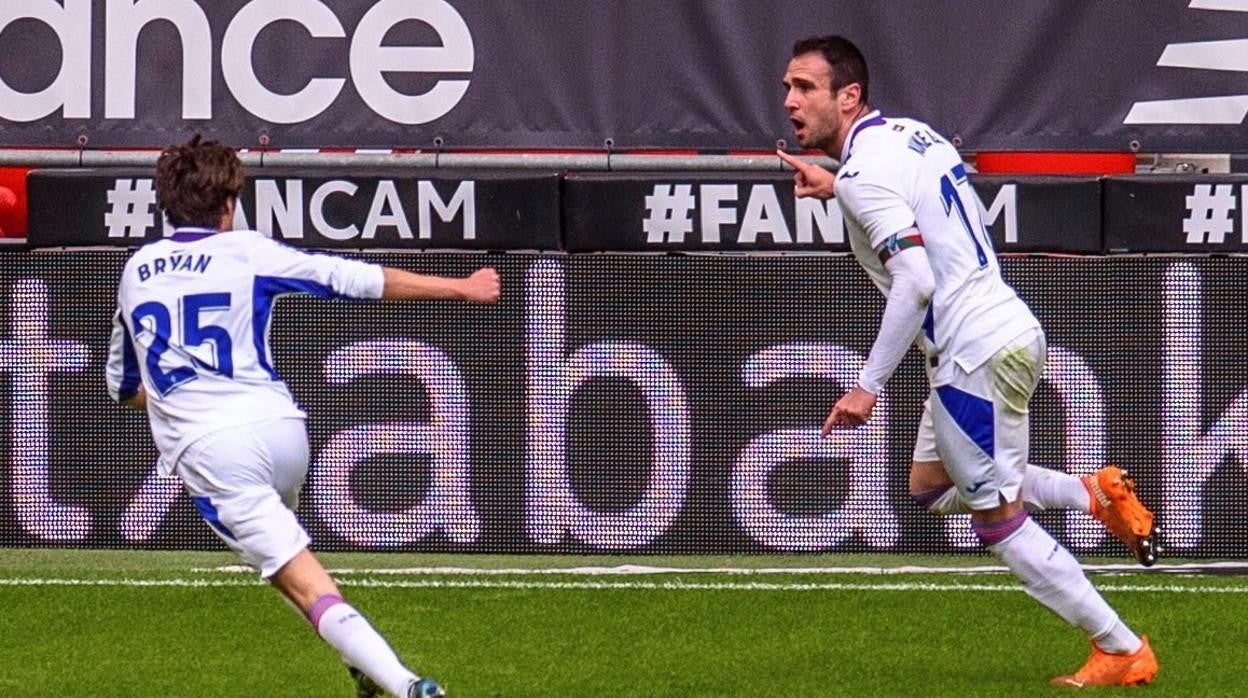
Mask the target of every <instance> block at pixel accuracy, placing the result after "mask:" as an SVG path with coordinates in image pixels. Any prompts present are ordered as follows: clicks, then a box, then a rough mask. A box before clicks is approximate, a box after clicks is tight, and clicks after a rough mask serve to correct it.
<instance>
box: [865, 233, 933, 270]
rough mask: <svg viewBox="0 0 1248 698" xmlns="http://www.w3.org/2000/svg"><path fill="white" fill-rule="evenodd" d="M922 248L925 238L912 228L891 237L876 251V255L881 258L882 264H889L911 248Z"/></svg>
mask: <svg viewBox="0 0 1248 698" xmlns="http://www.w3.org/2000/svg"><path fill="white" fill-rule="evenodd" d="M922 246H923V236H922V235H920V234H919V231H917V230H914V229H913V228H912V229H910V230H907V231H905V232H901V233H895V234H893V235H891V236H889V238H888V239H887V240H885V241H884V244H883V245H880V246H879V247H877V248H876V249H875V253H876V254H878V255H879V256H880V262H881V263H883V264H887V263H888V260H890V259H892V258H893V256H894V255H896V254H897V253H898V252H901V251H902V250H908V249H910V248H911V247H922Z"/></svg>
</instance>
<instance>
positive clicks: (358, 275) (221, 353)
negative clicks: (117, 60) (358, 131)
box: [107, 136, 499, 698]
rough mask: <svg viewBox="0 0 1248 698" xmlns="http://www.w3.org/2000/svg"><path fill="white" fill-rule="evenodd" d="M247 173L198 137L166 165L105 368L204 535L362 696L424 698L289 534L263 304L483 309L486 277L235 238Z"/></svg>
mask: <svg viewBox="0 0 1248 698" xmlns="http://www.w3.org/2000/svg"><path fill="white" fill-rule="evenodd" d="M242 186H243V165H242V162H241V161H240V160H239V158H238V156H237V154H236V153H235V152H234V150H233V149H231V148H227V147H225V146H222V145H221V144H219V143H216V142H214V141H205V140H201V139H200V137H199V136H196V137H195V138H194V139H192V140H191V141H190V142H188V143H186V144H185V145H181V146H174V147H171V148H168V149H166V150H165V151H164V152H163V153H162V154H161V155H160V159H159V161H158V162H157V165H156V195H157V202H158V204H159V207H160V209H161V210H163V211H164V213H165V215H166V217H167V218H168V219H169V222H170V223H171V224H172V225H173V226H174V232H173V235H172V236H171V237H169V238H167V239H164V240H160V241H158V242H154V243H152V244H149V245H146V246H144V247H143V248H142V249H140V250H138V251H137V252H136V253H135V254H134V256H133V257H131V258H130V260H129V261H128V262H127V263H126V266H125V268H124V269H123V270H122V276H121V282H120V286H119V288H118V291H117V313H116V315H115V317H114V319H113V335H112V342H111V348H110V355H109V362H108V376H107V377H108V387H109V391H110V392H111V394H112V396H113V398H114V399H116V400H118V401H120V402H122V403H124V404H126V405H128V406H131V407H134V408H137V409H144V408H145V409H146V410H147V415H148V420H149V421H150V423H151V429H152V436H153V438H154V439H155V441H156V446H157V448H158V449H159V451H160V462H159V467H160V469H161V470H162V472H163V473H164V474H166V475H177V476H178V477H179V478H181V479H182V482H183V483H184V485H185V487H186V491H187V493H188V494H189V495H190V497H191V500H192V502H194V504H195V507H196V508H197V509H198V510H199V512H200V514H202V515H203V517H204V520H205V521H206V522H207V523H208V524H209V525H210V526H211V527H212V529H213V530H214V531H215V532H216V533H217V534H218V535H219V536H220V537H221V538H222V539H223V540H224V541H225V543H226V545H228V546H229V547H230V548H231V549H233V550H234V551H235V552H237V553H238V554H239V555H240V556H241V557H242V558H243V559H244V560H245V561H246V562H247V563H248V564H250V565H251V566H252V567H255V568H256V569H257V570H258V571H259V572H260V576H261V577H263V578H264V579H266V580H268V581H269V582H270V583H271V584H272V585H273V586H274V587H276V588H277V589H278V591H280V592H281V593H282V594H283V595H285V596H286V597H287V598H288V599H289V600H290V601H291V602H292V603H294V605H295V606H297V607H298V608H299V609H300V610H301V611H303V613H304V614H305V615H306V616H307V618H308V620H309V621H310V622H311V623H312V625H313V627H315V628H316V631H317V632H318V633H319V634H320V636H321V637H322V638H324V640H325V642H327V643H329V644H330V645H331V646H332V647H333V648H334V650H336V651H337V652H338V654H339V655H340V656H341V657H342V658H343V660H344V661H345V662H346V664H347V668H348V670H349V671H350V673H351V676H352V678H353V679H354V681H355V683H356V687H357V694H358V695H360V696H379V695H382V694H383V693H382V692H383V691H384V692H387V693H389V694H391V695H395V696H403V697H409V698H410V697H420V698H429V697H432V696H441V695H443V691H442V689H441V687H440V686H439V685H438V684H437V682H435V681H434V680H432V679H430V678H421V677H419V676H417V675H416V674H415V673H413V672H412V671H411V670H410V669H408V668H407V667H405V666H404V665H403V663H402V662H400V660H399V658H398V657H397V656H395V653H394V651H393V650H392V649H391V648H390V646H389V644H388V643H387V642H386V640H385V639H384V638H382V636H381V635H380V634H379V633H378V632H377V631H376V630H375V629H374V628H373V627H372V625H371V624H370V623H369V622H368V621H367V620H366V619H365V618H364V616H363V615H361V614H360V613H359V612H358V611H357V610H356V609H355V608H353V607H352V606H351V605H350V604H348V603H347V602H346V601H345V600H343V597H342V593H341V592H340V591H339V590H338V587H337V585H336V584H335V583H334V581H333V579H331V578H330V576H329V574H328V573H327V572H326V571H325V568H324V567H322V566H321V564H320V562H319V561H318V560H317V559H316V557H315V556H313V555H312V553H311V552H310V551H309V550H308V544H309V538H308V535H307V533H306V532H305V531H304V529H303V528H302V527H301V526H300V525H299V522H298V521H297V520H296V518H295V514H294V509H295V508H296V506H297V504H298V498H299V490H300V488H301V487H302V486H303V482H304V479H305V477H306V476H307V472H308V436H307V429H306V426H305V423H304V420H305V417H306V415H305V414H304V413H303V411H302V410H300V409H299V407H298V406H296V404H295V402H294V400H293V399H292V398H291V394H290V391H289V390H288V389H287V388H286V384H285V383H284V382H283V381H282V379H281V377H280V376H279V375H278V374H277V371H275V370H274V365H273V357H272V353H271V350H270V347H269V324H270V321H271V318H272V310H273V304H274V302H275V301H276V299H277V298H278V297H279V296H281V295H284V294H290V293H310V294H313V295H316V296H320V297H334V296H345V297H350V298H387V299H399V300H415V299H456V300H464V301H469V302H473V303H493V302H495V301H497V300H498V298H499V276H498V273H497V272H496V271H495V270H493V269H491V268H483V269H479V270H477V271H476V272H474V273H473V274H471V275H470V276H468V277H465V278H446V277H439V276H426V275H420V274H412V273H409V272H406V271H402V270H399V269H392V268H388V267H381V266H377V265H374V264H366V263H364V262H359V261H353V260H348V259H342V258H339V257H333V256H329V255H319V254H318V255H313V254H306V253H303V252H300V251H297V250H294V249H291V248H289V247H286V246H284V245H282V244H279V243H277V242H274V241H272V240H270V239H268V238H266V237H265V236H263V235H261V234H260V233H257V232H254V231H250V230H233V220H234V209H235V207H236V206H237V205H238V195H239V191H240V190H241V189H242Z"/></svg>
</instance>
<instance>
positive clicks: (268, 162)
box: [0, 149, 837, 172]
mask: <svg viewBox="0 0 1248 698" xmlns="http://www.w3.org/2000/svg"><path fill="white" fill-rule="evenodd" d="M159 155H160V152H159V151H157V150H36V149H0V167H42V168H76V167H136V168H151V167H155V165H156V158H157V157H158V156H159ZM239 156H240V157H241V158H242V160H243V164H244V165H246V166H247V167H249V168H259V167H322V168H323V167H332V168H397V169H465V170H470V169H475V170H558V171H569V170H570V171H581V172H676V171H679V172H779V171H785V170H790V168H789V167H788V166H787V165H785V164H784V163H783V162H782V161H781V160H780V158H778V157H776V156H775V155H770V154H758V155H666V154H653V155H650V154H637V153H612V152H608V151H604V152H602V153H453V152H445V153H389V152H354V153H335V152H326V153H322V152H283V151H263V150H248V151H240V153H239ZM807 159H808V160H810V161H811V162H816V163H818V164H820V165H823V166H824V167H829V168H832V167H835V166H836V164H837V163H836V161H835V160H833V159H832V158H828V157H816V158H807Z"/></svg>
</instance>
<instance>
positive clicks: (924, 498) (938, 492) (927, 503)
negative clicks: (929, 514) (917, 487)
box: [911, 487, 949, 509]
mask: <svg viewBox="0 0 1248 698" xmlns="http://www.w3.org/2000/svg"><path fill="white" fill-rule="evenodd" d="M948 491H949V488H948V487H937V488H934V489H930V490H923V491H922V492H917V493H915V494H913V495H911V496H912V497H914V501H916V502H918V503H919V506H921V507H923V508H924V509H931V508H932V505H933V504H935V503H936V500H938V499H940V498H941V496H942V495H943V494H944V493H946V492H948Z"/></svg>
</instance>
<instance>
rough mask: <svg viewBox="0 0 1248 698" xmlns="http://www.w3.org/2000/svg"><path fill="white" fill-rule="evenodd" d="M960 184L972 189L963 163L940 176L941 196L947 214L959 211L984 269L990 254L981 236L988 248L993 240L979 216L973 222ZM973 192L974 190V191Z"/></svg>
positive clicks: (980, 264) (959, 217)
mask: <svg viewBox="0 0 1248 698" xmlns="http://www.w3.org/2000/svg"><path fill="white" fill-rule="evenodd" d="M958 185H966V186H965V187H963V188H964V189H966V190H967V191H968V192H969V191H971V187H970V184H969V183H968V182H967V179H966V168H965V167H963V166H962V165H954V167H953V169H952V170H950V171H949V174H947V175H945V176H943V177H941V178H940V198H941V200H943V201H944V202H945V215H949V214H950V213H952V212H953V211H957V212H958V219H959V220H961V221H962V227H963V228H965V229H966V234H967V235H970V236H971V244H972V245H974V246H975V258H976V259H977V260H979V268H980V269H983V268H984V267H986V266H988V255H987V253H986V252H985V251H984V245H981V244H980V242H979V236H977V235H976V232H978V233H979V235H980V236H983V238H984V240H985V241H986V242H987V245H988V249H989V250H991V249H992V241H991V240H988V233H987V232H986V231H985V230H984V228H983V225H982V224H979V225H976V223H979V217H978V216H976V217H975V222H974V223H972V222H971V217H970V216H969V215H967V213H966V204H965V203H963V201H962V196H961V194H960V193H959V191H958ZM972 194H973V192H972ZM977 228H978V230H976V229H977Z"/></svg>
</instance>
